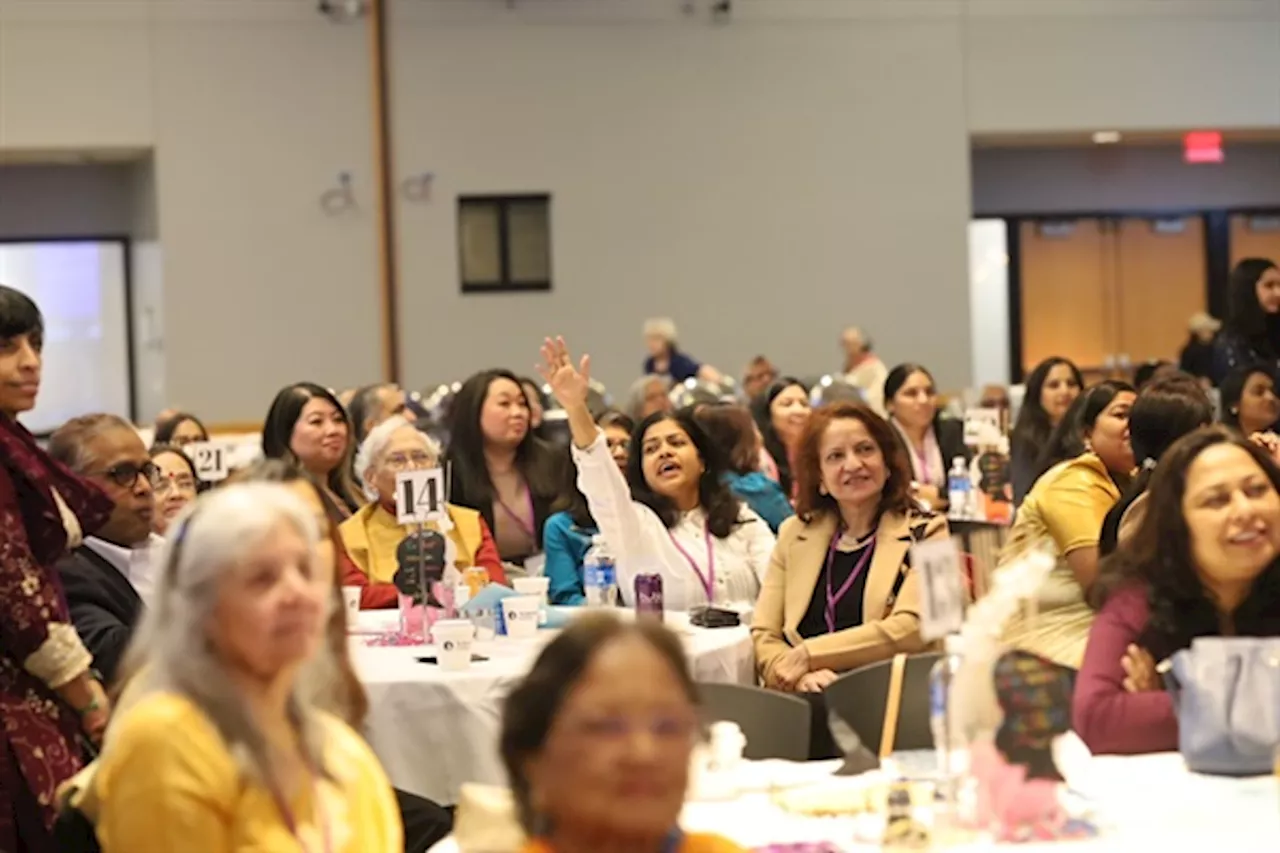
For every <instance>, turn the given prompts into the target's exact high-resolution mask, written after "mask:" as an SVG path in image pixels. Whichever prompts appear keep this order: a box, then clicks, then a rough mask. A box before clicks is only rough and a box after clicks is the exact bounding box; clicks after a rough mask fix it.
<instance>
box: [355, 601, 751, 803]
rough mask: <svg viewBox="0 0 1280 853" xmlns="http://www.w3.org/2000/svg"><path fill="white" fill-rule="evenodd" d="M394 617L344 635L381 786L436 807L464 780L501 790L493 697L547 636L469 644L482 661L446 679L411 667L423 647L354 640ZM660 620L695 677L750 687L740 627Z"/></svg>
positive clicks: (369, 614) (376, 617) (497, 708)
mask: <svg viewBox="0 0 1280 853" xmlns="http://www.w3.org/2000/svg"><path fill="white" fill-rule="evenodd" d="M626 612H627V611H620V613H626ZM397 620H398V616H397V614H396V612H395V611H365V612H363V613H361V614H360V621H359V625H358V630H359V631H360V632H361V633H360V634H356V635H354V636H353V637H352V638H351V653H352V657H353V660H354V663H355V667H356V671H357V672H358V673H359V675H360V679H361V681H363V682H364V686H365V690H366V691H368V694H369V718H368V722H367V726H366V736H367V737H368V739H369V743H370V744H371V745H372V746H373V750H374V752H376V753H377V755H378V758H379V759H381V761H382V766H383V767H385V768H386V771H387V775H388V776H389V777H390V778H391V783H392V784H393V785H395V786H396V787H397V788H401V789H403V790H406V791H409V792H411V793H414V794H418V795H420V796H423V797H427V798H428V799H431V800H434V801H436V802H437V803H441V804H444V805H450V804H453V803H455V802H457V798H458V791H459V790H460V789H461V787H462V785H463V783H465V782H480V783H484V784H488V785H505V784H506V772H505V771H504V770H503V767H502V762H501V760H500V758H499V756H498V736H499V732H500V727H501V715H502V700H503V699H504V698H505V697H506V695H507V693H508V692H509V691H510V690H511V688H512V687H513V686H514V685H515V683H516V682H517V681H518V680H519V679H520V678H521V676H523V675H524V674H525V673H526V672H528V671H529V668H530V667H531V666H532V665H533V660H534V658H535V657H536V656H537V654H538V651H539V650H540V649H541V648H542V647H543V646H544V645H545V644H546V643H547V642H548V641H549V640H550V639H551V637H552V636H554V632H552V631H540V632H539V635H538V637H537V638H536V639H534V640H524V641H520V640H511V639H508V638H505V637H502V638H498V639H496V640H493V641H491V642H481V643H478V644H477V647H476V649H475V652H476V653H477V654H479V655H483V656H486V657H488V658H489V660H488V661H485V662H483V663H476V664H474V665H473V666H472V668H471V669H470V670H469V671H467V672H459V673H448V672H441V671H440V669H439V667H436V666H433V665H430V664H424V663H419V662H418V660H417V658H419V657H422V656H424V655H429V654H434V649H432V648H431V647H429V646H426V647H424V646H402V647H394V646H387V647H374V646H368V645H366V641H367V639H368V637H367V636H363V634H367V633H373V632H377V631H380V630H390V629H392V628H394V626H395V625H396V623H397ZM667 621H668V624H669V625H671V626H672V627H673V628H674V629H676V630H677V631H678V632H679V633H681V634H682V635H683V637H684V641H685V648H686V649H687V650H688V652H689V661H690V664H691V665H692V667H693V675H694V678H695V679H697V680H698V681H710V682H729V683H741V684H750V683H753V679H754V672H753V666H754V657H753V652H752V648H751V636H750V633H749V631H748V629H747V628H746V626H740V627H737V628H717V629H714V630H708V629H701V628H691V627H689V625H688V620H687V618H685V617H684V616H683V615H682V614H678V613H668V614H667Z"/></svg>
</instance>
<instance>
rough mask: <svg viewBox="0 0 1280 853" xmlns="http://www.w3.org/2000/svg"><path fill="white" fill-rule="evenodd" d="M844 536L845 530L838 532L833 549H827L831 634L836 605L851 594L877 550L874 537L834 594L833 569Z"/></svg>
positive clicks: (828, 622)
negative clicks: (838, 547) (838, 544)
mask: <svg viewBox="0 0 1280 853" xmlns="http://www.w3.org/2000/svg"><path fill="white" fill-rule="evenodd" d="M843 535H844V531H843V530H837V531H836V535H835V536H833V537H831V547H830V548H828V549H827V608H826V610H827V612H826V617H827V630H828V631H830V632H831V633H833V634H834V633H835V631H836V605H837V604H839V603H840V601H841V600H842V599H843V598H844V597H845V596H846V595H848V594H849V590H850V589H852V588H853V583H854V581H856V580H857V579H858V576H859V575H860V574H862V570H863V569H865V568H866V567H867V563H868V562H869V561H870V560H871V554H872V552H874V551H875V549H876V537H874V536H872V537H871V539H870V540H869V541H868V542H867V544H866V545H863V546H862V547H863V551H862V558H861V559H859V560H858V562H857V565H855V566H854V567H853V571H852V572H850V573H849V577H847V578H845V582H844V583H842V584H841V585H840V589H839V590H838V591H836V592H835V593H834V594H833V593H832V591H831V567H832V564H833V563H835V559H836V545H837V543H839V542H840V537H841V536H843Z"/></svg>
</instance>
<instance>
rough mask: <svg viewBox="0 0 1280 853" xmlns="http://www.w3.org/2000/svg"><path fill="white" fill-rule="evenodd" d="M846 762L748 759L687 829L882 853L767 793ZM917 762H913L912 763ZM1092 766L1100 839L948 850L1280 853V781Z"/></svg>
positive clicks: (751, 844) (451, 849)
mask: <svg viewBox="0 0 1280 853" xmlns="http://www.w3.org/2000/svg"><path fill="white" fill-rule="evenodd" d="M895 757H896V756H895ZM923 757H924V758H925V759H930V758H931V756H930V755H925V756H923ZM913 758H914V756H913ZM839 763H840V762H838V761H836V762H827V761H823V762H808V763H799V764H798V763H793V762H786V761H752V762H747V763H746V765H745V766H744V768H743V769H742V771H741V774H740V785H741V787H742V788H743V789H744V790H743V792H742V793H741V794H740V795H739V796H738V797H736V798H734V799H732V800H728V801H720V802H689V803H687V804H686V805H685V809H684V813H683V814H682V815H681V819H680V820H681V824H682V825H683V826H684V828H685V829H687V830H691V831H697V832H714V833H717V834H719V835H723V836H725V837H727V838H729V839H730V840H732V841H734V842H736V843H737V844H739V845H740V846H742V847H744V848H747V849H759V848H765V847H767V846H770V845H783V844H805V843H808V844H815V843H821V842H827V843H831V844H834V845H835V847H836V849H837V850H840V851H843V853H874V851H878V850H880V849H881V845H880V844H879V842H878V841H875V840H873V839H871V838H868V836H874V835H875V833H877V832H879V831H882V826H883V823H882V821H881V822H876V821H860V820H859V819H858V818H839V817H803V816H800V815H796V814H792V813H789V812H786V811H784V810H783V809H781V808H780V807H779V806H777V805H775V804H774V802H773V798H772V797H771V796H770V794H769V793H767V792H768V791H770V790H778V789H785V788H789V787H804V786H806V785H812V784H815V783H823V782H824V780H831V778H832V777H831V774H832V773H833V772H834V771H835V770H836V768H837V767H838V766H839ZM907 763H908V762H903V766H904V767H906V765H907ZM911 763H915V764H919V762H915V761H913V762H911ZM925 763H926V764H927V763H928V762H927V760H926V762H925ZM1091 765H1092V769H1091V770H1090V772H1089V774H1088V776H1089V780H1088V785H1087V786H1086V788H1085V790H1083V791H1081V792H1080V793H1081V794H1083V795H1084V797H1085V798H1086V800H1087V802H1089V803H1090V804H1091V807H1092V810H1093V811H1094V813H1095V815H1096V817H1095V821H1096V823H1097V824H1098V827H1099V834H1098V835H1097V836H1096V837H1094V838H1089V839H1081V840H1074V841H1059V842H1033V843H1025V844H992V843H989V842H988V843H983V842H974V843H968V844H961V845H957V846H953V847H948V848H946V849H947V850H948V851H950V853H984V852H985V851H991V850H1007V851H1010V853H1014V851H1017V853H1051V851H1059V853H1135V851H1145V850H1153V851H1163V853H1178V852H1179V851H1184V850H1188V851H1189V850H1198V851H1203V850H1213V851H1221V853H1274V852H1275V851H1276V850H1280V779H1276V778H1274V777H1270V776H1255V777H1251V778H1244V779H1232V778H1226V777H1220V776H1219V777H1215V776H1201V775H1197V774H1194V773H1189V772H1188V771H1187V769H1186V767H1185V765H1184V764H1183V763H1182V757H1181V756H1180V755H1178V754H1176V753H1161V754H1157V755H1142V756H1099V757H1096V758H1093V759H1092V761H1091ZM858 778H860V777H846V778H845V779H843V780H841V782H840V783H837V784H850V785H853V784H857V779H858ZM873 829H874V832H873V831H872V830H873ZM430 853H459V848H458V844H457V842H456V841H455V840H454V839H453V838H452V837H449V838H446V839H445V840H443V841H441V842H440V843H438V844H437V845H436V846H435V847H433V848H432V849H431V851H430Z"/></svg>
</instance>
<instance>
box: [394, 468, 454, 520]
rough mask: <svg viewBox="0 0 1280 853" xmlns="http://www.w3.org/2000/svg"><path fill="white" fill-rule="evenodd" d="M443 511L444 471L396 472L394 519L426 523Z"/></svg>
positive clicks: (432, 469) (433, 469) (437, 469)
mask: <svg viewBox="0 0 1280 853" xmlns="http://www.w3.org/2000/svg"><path fill="white" fill-rule="evenodd" d="M443 512H444V471H443V470H442V469H440V468H431V469H428V470H425V471H401V472H400V473H398V474H396V521H398V522H399V523H401V524H426V523H427V522H428V521H430V520H432V519H433V518H435V517H436V516H438V515H440V514H441V513H443Z"/></svg>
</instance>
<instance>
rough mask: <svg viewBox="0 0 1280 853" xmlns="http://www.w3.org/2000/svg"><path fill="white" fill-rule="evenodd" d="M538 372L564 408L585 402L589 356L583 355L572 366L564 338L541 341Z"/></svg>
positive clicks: (589, 368) (587, 386)
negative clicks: (540, 358) (540, 359)
mask: <svg viewBox="0 0 1280 853" xmlns="http://www.w3.org/2000/svg"><path fill="white" fill-rule="evenodd" d="M538 372H539V373H541V374H542V378H543V379H544V380H545V381H546V383H547V384H548V385H549V386H551V393H552V394H553V395H555V398H556V400H557V401H558V402H559V403H560V405H561V406H563V407H564V408H566V409H568V408H570V407H572V406H580V405H583V404H584V403H586V402H587V392H588V391H589V390H590V389H591V356H589V355H584V356H583V357H582V361H581V363H580V364H579V366H578V367H574V366H573V359H572V358H570V356H569V347H568V346H567V345H566V344H565V342H564V338H555V339H552V338H547V339H546V340H544V341H543V342H542V365H541V366H540V367H539V368H538Z"/></svg>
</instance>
